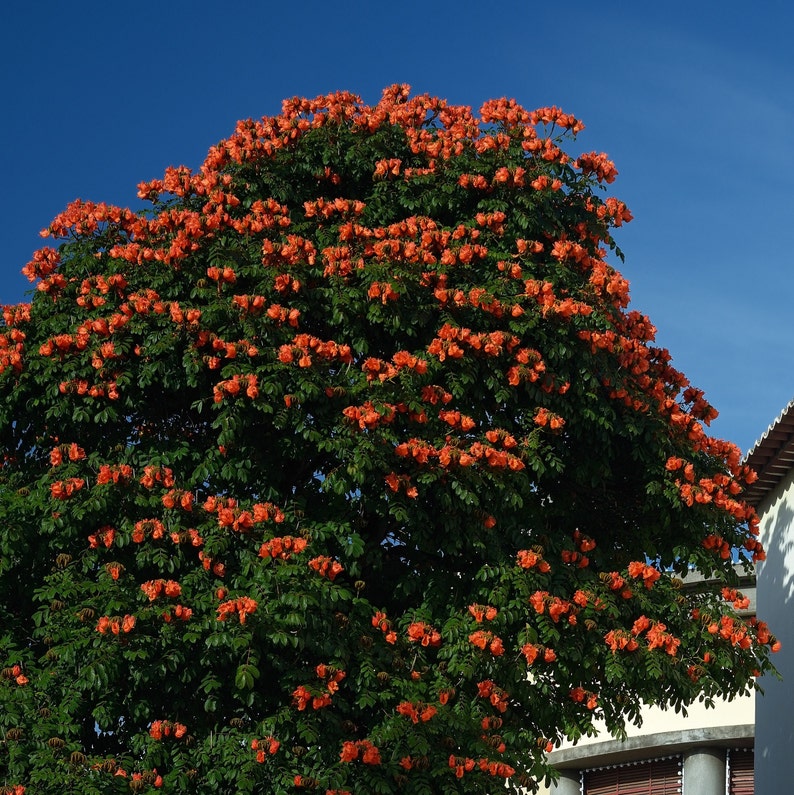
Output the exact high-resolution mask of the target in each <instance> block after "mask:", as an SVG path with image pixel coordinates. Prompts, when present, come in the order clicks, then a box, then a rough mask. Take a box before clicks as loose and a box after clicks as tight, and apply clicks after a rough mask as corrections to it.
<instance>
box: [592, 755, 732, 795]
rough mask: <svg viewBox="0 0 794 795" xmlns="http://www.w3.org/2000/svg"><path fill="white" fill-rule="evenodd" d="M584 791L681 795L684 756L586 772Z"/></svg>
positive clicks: (617, 794) (595, 794)
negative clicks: (682, 760)
mask: <svg viewBox="0 0 794 795" xmlns="http://www.w3.org/2000/svg"><path fill="white" fill-rule="evenodd" d="M583 792H584V795H678V793H680V792H681V757H679V756H676V757H668V758H667V759H654V760H652V761H650V762H640V763H638V764H634V765H621V766H620V767H610V768H601V769H600V770H585V772H584V789H583ZM737 795H738V793H737Z"/></svg>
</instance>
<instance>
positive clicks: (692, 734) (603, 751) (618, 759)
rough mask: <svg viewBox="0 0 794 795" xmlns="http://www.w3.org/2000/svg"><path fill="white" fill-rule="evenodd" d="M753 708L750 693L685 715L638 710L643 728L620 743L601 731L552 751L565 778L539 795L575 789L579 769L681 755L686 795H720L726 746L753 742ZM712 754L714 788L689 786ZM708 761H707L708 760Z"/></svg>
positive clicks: (562, 794) (632, 729)
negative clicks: (716, 762) (712, 794)
mask: <svg viewBox="0 0 794 795" xmlns="http://www.w3.org/2000/svg"><path fill="white" fill-rule="evenodd" d="M755 709H756V704H755V697H754V696H753V695H752V694H750V695H747V696H742V697H740V698H735V699H733V700H732V701H718V702H717V704H716V706H715V707H714V708H713V709H708V708H706V707H705V706H704V705H703V704H694V705H692V706H691V707H689V708H688V709H687V716H686V717H684V716H683V715H681V714H678V713H676V712H674V711H673V710H662V709H660V708H659V707H648V708H647V709H645V710H643V713H642V714H643V724H642V726H640V727H637V726H630V727H627V734H628V737H627V738H626V740H624V741H618V740H614V739H612V738H611V737H610V736H609V735H608V734H607V733H606V732H605V731H602V732H601V733H600V734H598V735H597V736H595V737H583V738H582V739H580V740H579V742H578V743H576V745H573V744H572V743H565V744H563V745H562V746H561V747H560V748H559V749H558V750H555V751H554V752H553V753H552V754H551V755H550V760H551V761H552V763H553V764H554V765H555V766H557V767H558V768H559V769H560V770H561V771H562V773H563V779H562V780H561V782H560V784H559V785H558V786H557V787H554V786H552V787H550V788H549V787H543V786H541V788H540V791H539V792H540V795H568V793H578V792H579V784H578V781H579V773H578V771H580V770H586V769H592V768H597V767H602V766H605V765H616V764H622V763H625V762H633V761H640V760H648V759H655V758H659V757H664V756H670V755H673V754H682V755H683V756H684V774H685V781H686V780H688V781H689V783H690V786H689V787H688V793H687V795H689V793H693V795H707V793H710V792H712V791H715V792H717V791H718V792H719V793H720V795H722V793H724V792H725V779H724V760H725V750H726V749H727V748H734V747H737V746H752V744H753V724H754V723H755ZM710 756H714V757H715V758H717V757H719V758H720V759H721V762H720V765H717V767H716V768H715V769H717V768H718V769H719V770H718V772H719V774H720V776H721V777H722V778H720V779H719V780H718V781H717V782H715V787H714V788H713V790H712V789H709V788H708V787H705V786H704V785H700V786H699V787H693V783H694V780H695V778H696V776H697V771H699V767H698V765H699V764H701V762H702V760H703V759H705V758H706V757H710ZM707 761H711V760H710V758H709V760H707ZM701 766H702V765H701ZM712 766H713V765H712ZM687 768H689V771H688V770H687ZM783 791H788V790H785V789H784V790H779V791H778V795H779V793H780V792H783Z"/></svg>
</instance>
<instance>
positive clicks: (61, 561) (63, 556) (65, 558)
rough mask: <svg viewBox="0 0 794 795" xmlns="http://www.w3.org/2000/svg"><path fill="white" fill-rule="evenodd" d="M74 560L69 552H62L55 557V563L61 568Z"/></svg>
mask: <svg viewBox="0 0 794 795" xmlns="http://www.w3.org/2000/svg"><path fill="white" fill-rule="evenodd" d="M71 562H72V556H71V555H69V554H68V553H67V552H61V553H60V554H59V555H56V557H55V565H56V566H57V567H58V568H59V569H65V568H66V567H67V566H68V565H69V564H70V563H71Z"/></svg>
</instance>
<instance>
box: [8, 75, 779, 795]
mask: <svg viewBox="0 0 794 795" xmlns="http://www.w3.org/2000/svg"><path fill="white" fill-rule="evenodd" d="M581 129H582V124H581V123H580V122H579V121H578V120H576V119H575V118H574V117H572V116H569V115H567V114H565V113H562V112H561V111H560V110H558V109H556V108H546V109H542V110H538V111H535V112H527V111H525V110H524V109H522V108H521V107H520V106H518V105H517V104H515V103H514V102H511V101H506V100H498V101H492V102H488V103H486V104H485V105H484V106H483V108H482V109H481V111H480V115H479V117H476V116H474V115H473V114H472V113H471V111H470V109H468V108H464V107H453V106H450V105H448V104H447V103H446V102H444V101H441V100H439V99H435V98H432V97H428V96H421V97H416V98H410V97H409V94H408V91H407V88H405V87H399V86H395V87H392V88H390V89H388V90H387V91H385V92H384V95H383V98H382V100H381V101H380V102H379V103H378V104H377V105H376V106H374V107H368V106H365V105H364V104H363V103H362V102H361V100H360V99H358V98H357V97H354V96H352V95H349V94H343V93H340V94H334V95H331V96H328V97H320V98H318V99H316V100H313V101H308V100H299V99H295V100H290V101H287V102H285V103H284V109H283V113H282V114H281V115H280V116H276V117H272V118H264V119H263V120H261V121H256V122H255V121H245V122H241V123H239V124H238V126H237V129H236V131H235V133H234V134H233V135H232V136H231V137H230V138H229V139H228V140H226V141H223V142H222V143H220V144H218V145H217V146H215V147H213V148H212V149H211V150H210V152H209V155H208V157H207V160H206V161H205V163H204V165H203V166H202V167H201V169H200V170H199V171H198V172H196V173H195V174H194V173H191V171H189V170H188V169H187V168H173V169H169V170H168V171H167V173H166V174H165V177H164V179H162V180H155V181H152V182H148V183H143V184H142V185H141V186H140V193H139V195H140V197H141V198H142V199H144V200H147V201H148V202H150V204H151V206H150V208H149V209H148V210H145V211H131V210H128V209H121V208H118V207H111V206H108V205H105V204H92V203H88V202H83V201H78V202H75V203H74V204H72V205H71V206H69V207H68V208H67V210H66V211H65V212H64V213H62V214H61V215H60V216H58V217H57V218H56V219H55V220H54V221H53V222H52V224H51V225H50V226H49V227H48V228H47V229H46V230H45V231H44V233H43V234H44V235H45V236H48V237H51V238H54V239H55V240H57V241H60V242H59V244H58V248H57V249H56V248H51V247H45V248H43V249H41V250H40V251H38V252H36V254H35V255H34V257H33V260H32V262H30V263H29V264H28V265H27V266H26V268H25V273H26V274H27V275H28V277H29V278H30V279H31V280H32V281H35V282H36V290H35V294H34V298H33V301H32V302H31V303H30V304H20V305H17V306H9V307H6V308H5V310H4V314H3V317H4V325H3V328H2V329H1V331H2V333H1V334H0V390H1V391H0V397H1V399H0V446H1V449H2V456H3V457H2V467H1V468H0V516H2V528H1V529H0V661H1V663H0V664H2V677H1V678H0V784H4V785H5V788H4V789H2V790H1V791H3V792H14V793H20V792H24V790H25V787H26V786H27V787H29V788H30V789H31V790H32V791H35V792H43V793H49V792H52V793H62V792H67V791H68V792H73V793H108V792H116V791H118V792H124V791H127V790H128V789H131V790H133V791H136V792H148V791H153V790H155V789H158V788H162V790H163V791H168V792H196V791H200V792H203V793H247V792H273V793H292V792H296V791H298V790H301V789H309V790H317V791H319V792H324V793H328V794H329V795H330V794H331V793H336V795H342V793H389V792H397V791H405V792H411V793H463V792H465V793H482V792H486V791H496V790H498V789H500V788H501V787H502V786H503V784H504V783H505V782H506V784H507V788H508V790H510V791H516V790H517V789H519V788H521V787H527V788H530V789H531V788H532V786H533V783H534V782H536V781H538V780H539V779H541V778H542V777H543V776H544V775H546V774H547V772H548V764H547V762H546V759H545V755H546V753H547V752H548V751H549V750H550V749H551V748H553V747H554V746H555V745H556V744H557V743H558V742H560V741H561V740H562V739H563V738H565V737H568V738H576V737H578V736H580V735H582V734H586V733H588V732H590V731H592V727H593V722H594V721H595V720H596V719H601V720H603V721H605V722H606V725H607V726H608V727H609V729H610V730H611V731H612V732H613V733H615V734H617V735H620V733H621V732H622V731H623V727H624V725H625V721H627V720H629V721H634V720H637V718H638V715H639V709H640V707H639V705H640V702H641V701H643V702H646V703H653V704H659V705H663V706H675V707H681V706H686V705H687V704H689V703H691V702H693V701H694V700H696V699H698V698H701V697H705V698H707V699H711V698H713V697H717V696H731V695H735V694H738V693H743V692H746V691H748V690H750V689H752V687H753V683H754V677H755V676H756V675H757V674H758V673H759V672H763V671H767V670H770V663H769V651H770V649H772V648H773V647H774V646H775V640H774V638H773V637H772V636H771V635H770V633H769V630H768V629H767V628H766V626H765V625H764V624H763V623H762V622H756V621H755V620H750V621H747V620H744V619H742V618H740V617H739V616H738V615H737V609H738V608H741V606H742V604H743V597H742V596H741V594H738V593H736V591H735V589H734V587H733V584H732V583H733V580H732V578H733V576H734V575H733V561H732V556H733V554H734V553H733V552H732V550H735V549H737V548H738V549H739V550H741V555H742V556H743V557H745V556H746V558H747V559H757V558H759V557H761V556H762V554H763V552H762V550H761V547H760V545H759V544H758V542H757V541H756V533H757V518H756V516H755V513H754V512H753V509H752V508H751V507H750V506H748V505H747V504H746V503H745V502H743V501H742V497H741V495H742V491H743V489H744V487H745V485H746V484H747V483H749V482H751V481H752V478H753V473H752V472H751V471H748V469H747V468H746V467H743V466H742V465H741V463H740V455H739V451H738V450H737V448H736V447H734V446H733V445H731V444H728V443H726V442H722V441H719V440H716V439H714V438H711V437H710V436H709V435H708V434H707V432H706V430H705V426H707V425H708V423H709V421H710V420H711V419H712V417H713V416H714V414H715V412H714V411H713V409H712V408H711V407H710V406H709V405H708V404H707V403H706V401H705V400H704V398H703V395H702V393H701V392H700V391H698V390H696V389H694V388H692V387H690V386H689V385H688V383H687V380H686V379H685V378H684V376H683V375H681V374H680V373H679V372H677V371H676V370H675V369H673V367H672V366H671V364H670V356H669V355H668V353H667V352H666V351H665V350H662V349H659V348H657V347H654V346H653V339H654V328H653V326H652V325H651V323H650V322H649V320H648V318H647V317H645V316H643V315H641V314H639V313H638V312H636V311H629V310H628V302H629V298H628V286H627V283H626V281H625V280H624V279H623V278H622V277H621V275H620V274H619V273H618V272H617V271H616V270H615V269H614V267H613V266H612V265H610V264H608V263H607V259H606V258H607V253H608V251H610V250H611V251H612V252H613V254H614V255H616V256H619V255H620V252H619V251H618V250H617V249H616V247H615V245H614V242H613V239H612V236H611V235H612V229H613V227H618V226H620V225H621V224H623V223H624V222H626V221H628V220H630V218H631V215H630V213H629V211H628V210H627V208H626V206H625V205H624V204H623V203H622V202H620V201H618V200H617V199H615V198H612V197H607V196H606V195H605V194H604V193H602V189H603V187H604V183H611V182H612V181H613V179H614V177H615V175H616V171H615V168H614V166H613V164H612V163H611V162H610V161H609V160H608V159H607V158H606V157H605V156H604V155H601V154H596V153H589V154H581V155H579V156H578V157H575V158H573V157H571V156H569V155H568V154H566V152H565V151H564V150H563V148H562V146H563V144H564V143H565V141H566V140H567V141H570V140H571V139H573V138H575V136H576V134H577V133H578V132H579V131H580V130H581ZM692 568H694V569H696V570H697V571H699V572H701V573H702V574H704V575H706V578H707V581H706V583H705V584H703V585H702V586H701V587H700V588H699V589H698V590H689V589H687V588H686V587H684V588H682V583H681V580H680V579H679V578H680V576H681V575H682V574H683V573H685V572H687V571H689V570H691V569H692Z"/></svg>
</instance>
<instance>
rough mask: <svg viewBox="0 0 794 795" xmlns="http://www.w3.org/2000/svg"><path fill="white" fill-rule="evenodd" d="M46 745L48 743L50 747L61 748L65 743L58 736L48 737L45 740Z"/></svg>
mask: <svg viewBox="0 0 794 795" xmlns="http://www.w3.org/2000/svg"><path fill="white" fill-rule="evenodd" d="M47 745H49V746H50V748H63V747H64V745H66V743H65V742H64V741H63V740H62V739H61V738H60V737H50V739H49V740H47Z"/></svg>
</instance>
